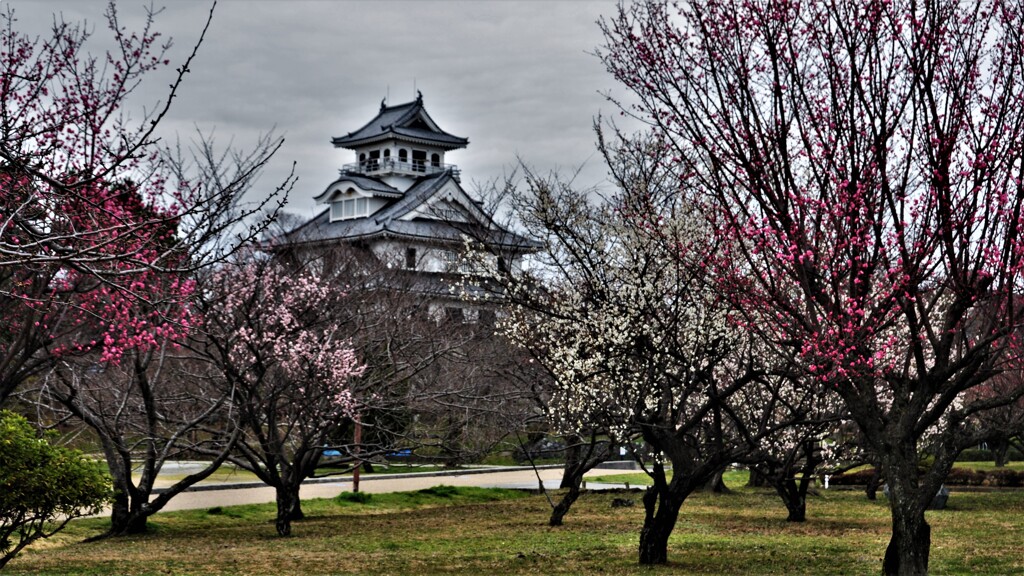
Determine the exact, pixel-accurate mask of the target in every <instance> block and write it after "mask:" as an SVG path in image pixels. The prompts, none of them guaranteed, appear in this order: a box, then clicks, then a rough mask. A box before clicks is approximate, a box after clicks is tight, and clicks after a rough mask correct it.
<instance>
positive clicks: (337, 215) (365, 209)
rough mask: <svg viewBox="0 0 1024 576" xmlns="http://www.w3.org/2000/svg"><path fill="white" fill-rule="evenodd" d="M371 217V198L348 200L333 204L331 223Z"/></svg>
mask: <svg viewBox="0 0 1024 576" xmlns="http://www.w3.org/2000/svg"><path fill="white" fill-rule="evenodd" d="M369 215H370V199H369V198H346V199H345V200H338V201H336V202H333V203H332V204H331V221H332V222H333V221H335V220H349V219H351V218H363V217H364V216H369Z"/></svg>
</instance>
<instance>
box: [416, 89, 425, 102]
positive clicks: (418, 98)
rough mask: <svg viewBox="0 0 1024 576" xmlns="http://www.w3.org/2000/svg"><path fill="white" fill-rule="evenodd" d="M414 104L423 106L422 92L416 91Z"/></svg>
mask: <svg viewBox="0 0 1024 576" xmlns="http://www.w3.org/2000/svg"><path fill="white" fill-rule="evenodd" d="M416 103H417V104H423V92H420V91H419V90H417V91H416Z"/></svg>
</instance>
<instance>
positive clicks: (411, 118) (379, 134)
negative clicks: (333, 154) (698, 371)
mask: <svg viewBox="0 0 1024 576" xmlns="http://www.w3.org/2000/svg"><path fill="white" fill-rule="evenodd" d="M392 139H395V140H405V141H407V142H410V143H418V144H428V145H432V146H437V147H440V148H444V149H445V150H455V149H457V148H465V147H466V145H468V144H469V139H468V138H462V137H459V136H455V135H453V134H449V133H447V132H445V131H444V130H441V128H440V127H438V125H437V123H436V122H434V120H433V119H432V118H431V117H430V115H429V114H427V110H426V109H425V108H424V107H423V95H422V94H419V95H418V96H417V98H416V100H414V101H412V102H406V103H405V104H398V105H396V106H386V105H385V104H384V102H381V105H380V112H378V113H377V116H375V117H374V118H373V120H370V121H369V122H367V123H366V125H365V126H363V127H362V128H360V129H358V130H356V131H355V132H349V133H348V134H347V135H345V136H337V137H335V138H332V139H331V143H333V144H334V146H335V147H338V148H348V149H355V148H358V147H361V146H365V145H367V144H373V143H375V142H381V141H384V140H392Z"/></svg>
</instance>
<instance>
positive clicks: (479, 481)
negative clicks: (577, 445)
mask: <svg viewBox="0 0 1024 576" xmlns="http://www.w3.org/2000/svg"><path fill="white" fill-rule="evenodd" d="M621 472H627V471H625V470H610V469H597V470H592V471H591V472H590V473H589V474H588V476H594V475H607V474H616V473H621ZM538 474H539V475H540V477H541V479H543V480H544V485H545V487H546V488H548V489H555V488H558V483H559V481H560V480H561V478H562V469H561V468H544V469H540V470H537V471H534V470H533V469H532V468H525V469H517V470H508V469H505V470H500V471H495V472H485V473H480V472H479V471H473V472H472V473H465V474H450V473H449V474H444V475H421V474H402V475H397V474H396V475H391V476H390V477H387V478H375V477H373V476H363V477H362V478H361V479H360V481H359V490H360V491H361V492H368V493H383V492H406V491H410V490H421V489H423V488H430V487H431V486H437V485H438V484H446V485H448V486H482V487H489V488H525V489H531V488H537V487H538V485H539V484H538V479H537V476H538ZM592 487H595V488H596V486H592ZM606 487H609V488H611V487H614V486H606ZM351 490H352V482H351V481H350V480H348V479H347V478H339V480H338V481H328V482H317V483H307V484H303V486H302V489H301V492H300V496H301V497H302V498H303V499H306V498H332V497H334V496H337V495H338V494H340V493H341V492H345V491H351ZM273 501H274V489H273V488H268V487H266V486H263V485H254V486H247V487H235V488H218V489H215V490H209V489H200V490H197V491H191V492H184V493H182V494H178V495H177V496H175V497H174V498H172V499H171V501H170V503H168V504H167V506H165V507H164V508H163V510H191V509H196V508H199V509H202V508H212V507H214V506H235V505H238V504H261V503H265V502H273Z"/></svg>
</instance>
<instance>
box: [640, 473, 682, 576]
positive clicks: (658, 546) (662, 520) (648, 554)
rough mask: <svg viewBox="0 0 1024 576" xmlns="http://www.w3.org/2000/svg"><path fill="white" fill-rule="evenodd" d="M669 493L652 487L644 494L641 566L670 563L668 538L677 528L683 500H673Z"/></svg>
mask: <svg viewBox="0 0 1024 576" xmlns="http://www.w3.org/2000/svg"><path fill="white" fill-rule="evenodd" d="M667 492H668V490H665V491H664V492H662V491H660V490H658V488H657V487H656V486H651V487H650V488H648V489H647V492H646V493H645V494H644V511H645V516H644V525H643V528H641V529H640V563H641V564H648V565H650V564H664V563H665V562H667V561H668V537H669V536H671V535H672V529H673V528H675V525H676V518H677V517H678V516H679V508H680V507H681V506H682V504H683V500H682V499H681V498H672V497H670V496H669V495H668V493H667ZM659 493H660V494H659Z"/></svg>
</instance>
